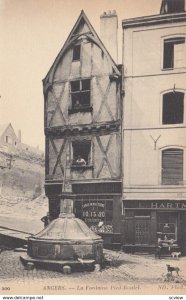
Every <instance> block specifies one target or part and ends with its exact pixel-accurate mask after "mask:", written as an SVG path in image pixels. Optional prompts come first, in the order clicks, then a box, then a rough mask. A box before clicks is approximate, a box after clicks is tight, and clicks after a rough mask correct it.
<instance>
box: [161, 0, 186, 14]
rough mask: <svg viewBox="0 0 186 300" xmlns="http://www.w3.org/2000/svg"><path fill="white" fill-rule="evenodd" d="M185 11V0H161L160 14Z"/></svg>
mask: <svg viewBox="0 0 186 300" xmlns="http://www.w3.org/2000/svg"><path fill="white" fill-rule="evenodd" d="M184 11H185V0H163V1H162V6H161V10H160V14H172V13H180V12H184Z"/></svg>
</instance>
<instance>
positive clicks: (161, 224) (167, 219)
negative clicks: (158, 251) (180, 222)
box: [157, 212, 177, 241]
mask: <svg viewBox="0 0 186 300" xmlns="http://www.w3.org/2000/svg"><path fill="white" fill-rule="evenodd" d="M157 235H158V238H160V239H161V240H162V241H168V240H171V239H173V240H177V215H176V214H175V213H170V212H168V213H158V214H157Z"/></svg>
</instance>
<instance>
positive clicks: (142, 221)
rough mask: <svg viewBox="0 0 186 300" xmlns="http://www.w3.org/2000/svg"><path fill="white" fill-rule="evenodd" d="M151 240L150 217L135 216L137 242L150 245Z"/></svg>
mask: <svg viewBox="0 0 186 300" xmlns="http://www.w3.org/2000/svg"><path fill="white" fill-rule="evenodd" d="M149 241H150V217H145V216H142V217H139V216H138V217H135V244H138V245H148V244H149Z"/></svg>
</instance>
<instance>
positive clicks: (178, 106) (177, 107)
mask: <svg viewBox="0 0 186 300" xmlns="http://www.w3.org/2000/svg"><path fill="white" fill-rule="evenodd" d="M183 116H184V93H181V92H171V93H167V94H164V95H163V124H182V123H183Z"/></svg>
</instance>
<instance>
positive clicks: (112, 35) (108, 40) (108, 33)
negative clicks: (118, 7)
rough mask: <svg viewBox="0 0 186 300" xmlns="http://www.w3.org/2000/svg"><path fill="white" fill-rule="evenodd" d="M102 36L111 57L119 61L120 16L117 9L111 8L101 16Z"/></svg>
mask: <svg viewBox="0 0 186 300" xmlns="http://www.w3.org/2000/svg"><path fill="white" fill-rule="evenodd" d="M100 37H101V40H102V42H103V44H104V45H105V47H106V49H107V50H108V52H109V53H110V55H111V57H112V58H113V59H114V61H115V63H117V62H118V16H117V13H116V11H115V10H109V11H107V12H104V13H103V14H102V15H101V16H100Z"/></svg>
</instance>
